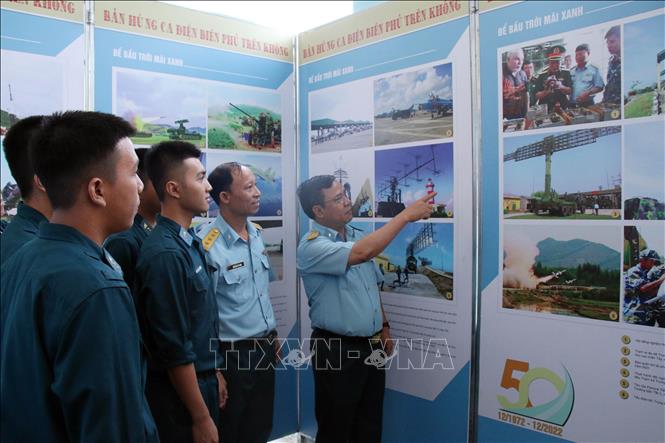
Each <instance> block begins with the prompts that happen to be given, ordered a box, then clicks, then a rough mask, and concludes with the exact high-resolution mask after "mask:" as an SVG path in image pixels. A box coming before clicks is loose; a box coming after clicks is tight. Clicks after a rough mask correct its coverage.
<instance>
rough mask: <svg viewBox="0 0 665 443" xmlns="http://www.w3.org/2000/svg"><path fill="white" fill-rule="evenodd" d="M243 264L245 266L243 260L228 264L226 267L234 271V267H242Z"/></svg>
mask: <svg viewBox="0 0 665 443" xmlns="http://www.w3.org/2000/svg"><path fill="white" fill-rule="evenodd" d="M243 266H245V262H244V261H241V262H238V263H233V264H232V265H228V266H227V267H226V270H227V271H233V270H234V269H238V268H242V267H243Z"/></svg>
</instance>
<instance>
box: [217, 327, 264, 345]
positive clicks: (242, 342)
mask: <svg viewBox="0 0 665 443" xmlns="http://www.w3.org/2000/svg"><path fill="white" fill-rule="evenodd" d="M276 338H277V331H276V330H274V329H273V330H272V331H270V332H268V334H266V335H264V336H262V337H251V338H244V339H242V340H235V341H220V347H222V348H229V349H230V348H240V347H243V348H244V347H253V346H254V344H255V343H256V342H259V341H263V340H269V341H270V340H275V339H276Z"/></svg>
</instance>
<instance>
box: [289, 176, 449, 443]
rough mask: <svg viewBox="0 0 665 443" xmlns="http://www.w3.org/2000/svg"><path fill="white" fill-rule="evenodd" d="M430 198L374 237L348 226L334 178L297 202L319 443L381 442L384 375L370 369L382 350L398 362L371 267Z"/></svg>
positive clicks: (303, 192) (302, 191)
mask: <svg viewBox="0 0 665 443" xmlns="http://www.w3.org/2000/svg"><path fill="white" fill-rule="evenodd" d="M435 195H436V193H434V194H427V195H425V196H423V197H421V198H420V199H418V200H416V201H415V202H414V203H413V204H411V205H409V206H408V207H407V208H406V209H404V210H403V211H402V212H400V213H399V214H398V215H396V216H395V217H394V218H393V219H392V220H391V221H390V222H388V223H387V224H386V225H385V226H383V227H382V228H380V229H378V230H376V231H375V232H373V233H371V234H368V235H366V236H362V235H360V234H359V233H358V231H357V230H356V229H353V228H351V227H350V226H349V225H348V223H349V222H350V221H351V219H352V217H353V214H352V210H351V201H350V200H349V199H348V197H347V196H346V194H345V193H344V189H343V187H342V184H341V183H340V182H339V181H337V180H335V177H334V176H332V175H319V176H316V177H312V178H310V179H308V180H307V181H305V182H303V183H302V184H301V185H300V186H299V188H298V197H299V198H300V204H301V206H302V208H303V211H305V214H307V216H308V217H309V218H311V219H312V220H313V223H312V229H311V230H310V231H309V232H308V233H307V234H305V236H304V237H303V238H302V239H301V240H300V245H299V246H298V253H297V266H298V270H299V271H300V275H301V277H302V280H303V284H304V286H305V292H306V293H307V298H308V300H309V316H310V319H311V323H312V328H313V332H312V347H313V349H312V351H313V352H314V359H313V361H314V389H315V414H316V420H317V423H318V431H317V435H316V441H317V443H327V442H331V443H332V442H334V443H338V442H348V441H354V442H380V441H381V428H382V416H383V391H384V388H385V372H384V371H383V370H381V369H379V368H378V367H375V366H372V365H369V364H366V363H365V360H366V359H368V358H370V356H371V355H372V354H373V351H375V349H374V348H375V347H383V348H384V349H385V351H386V353H387V354H388V355H390V354H392V351H393V349H392V346H393V345H392V342H391V341H390V325H389V323H388V321H387V319H386V316H385V313H384V312H383V307H382V305H381V299H380V297H379V290H378V286H377V284H378V283H380V281H379V279H380V272H379V271H378V270H377V269H378V268H377V267H376V266H375V264H374V262H373V261H372V259H373V258H374V257H376V256H377V255H379V254H380V253H381V252H382V251H383V250H384V249H385V248H386V247H387V246H388V244H389V243H390V242H391V241H392V240H393V239H394V238H395V237H396V236H397V235H398V234H399V232H400V231H401V230H402V229H403V228H404V227H405V226H406V225H407V224H408V223H409V222H415V221H418V220H421V219H427V218H429V217H430V215H431V213H432V210H433V208H432V206H431V205H430V204H428V201H430V200H431V199H432V197H434V196H435Z"/></svg>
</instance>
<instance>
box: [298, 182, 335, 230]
mask: <svg viewBox="0 0 665 443" xmlns="http://www.w3.org/2000/svg"><path fill="white" fill-rule="evenodd" d="M334 181H335V176H334V175H316V176H314V177H311V178H308V179H307V180H305V181H304V182H302V183H300V186H298V191H297V192H298V198H299V199H300V206H302V210H303V211H305V214H307V217H309V218H311V219H312V220H315V219H316V217H315V216H314V212H313V211H312V208H313V207H314V206H316V205H320V206H323V205H324V204H325V203H324V201H323V192H321V191H322V190H323V189H328V188H330V187H331V186H332V185H333V182H334Z"/></svg>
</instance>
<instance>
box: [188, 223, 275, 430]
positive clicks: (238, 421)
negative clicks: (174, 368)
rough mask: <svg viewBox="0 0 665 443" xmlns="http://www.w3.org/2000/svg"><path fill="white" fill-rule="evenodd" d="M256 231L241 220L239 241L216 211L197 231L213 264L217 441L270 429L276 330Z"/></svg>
mask: <svg viewBox="0 0 665 443" xmlns="http://www.w3.org/2000/svg"><path fill="white" fill-rule="evenodd" d="M260 231H261V226H259V225H255V224H253V223H251V222H247V233H248V240H247V241H245V240H244V239H242V238H241V237H240V236H239V235H238V234H237V233H236V232H235V230H233V228H231V226H229V224H228V223H227V222H226V221H225V220H224V218H223V217H221V216H218V217H217V218H216V219H215V221H214V222H212V223H210V224H208V225H206V226H203V227H202V228H201V229H200V230H199V233H198V236H199V237H201V238H202V242H203V247H204V249H205V250H206V251H207V258H208V261H209V263H210V264H211V265H213V266H214V267H215V268H216V269H217V270H216V271H215V273H214V276H213V279H214V281H215V284H216V290H215V296H216V298H217V306H218V315H219V338H220V340H221V341H220V347H221V350H222V352H224V353H225V365H224V367H223V370H222V373H223V375H224V378H225V379H226V382H227V385H228V393H229V399H228V401H227V404H226V406H225V407H224V409H223V410H222V412H221V427H220V439H221V440H220V441H221V442H243V443H252V442H256V443H262V442H266V441H267V440H268V439H269V437H270V432H271V430H272V417H273V402H274V394H275V364H276V355H275V349H274V346H273V340H275V339H276V336H277V334H276V332H275V327H276V321H275V314H274V313H273V309H272V304H271V303H270V297H269V294H268V285H269V283H270V278H271V272H270V263H269V261H268V255H267V252H266V248H265V246H264V244H263V240H262V239H261V232H260ZM229 351H232V352H229Z"/></svg>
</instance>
